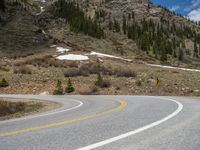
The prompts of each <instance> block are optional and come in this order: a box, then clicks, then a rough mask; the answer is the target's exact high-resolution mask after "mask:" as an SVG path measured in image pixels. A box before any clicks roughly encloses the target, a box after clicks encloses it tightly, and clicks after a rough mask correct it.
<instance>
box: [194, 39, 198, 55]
mask: <svg viewBox="0 0 200 150" xmlns="http://www.w3.org/2000/svg"><path fill="white" fill-rule="evenodd" d="M194 57H198V47H197V39H196V36H195V39H194Z"/></svg>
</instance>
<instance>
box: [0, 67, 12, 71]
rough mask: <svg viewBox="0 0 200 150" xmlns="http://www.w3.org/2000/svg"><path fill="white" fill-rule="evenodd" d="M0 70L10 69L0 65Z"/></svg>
mask: <svg viewBox="0 0 200 150" xmlns="http://www.w3.org/2000/svg"><path fill="white" fill-rule="evenodd" d="M0 70H1V71H5V72H8V71H9V70H10V69H9V68H7V67H5V66H0Z"/></svg>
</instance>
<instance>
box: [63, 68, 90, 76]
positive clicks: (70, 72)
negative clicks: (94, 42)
mask: <svg viewBox="0 0 200 150" xmlns="http://www.w3.org/2000/svg"><path fill="white" fill-rule="evenodd" d="M88 75H89V73H88V72H87V71H84V70H79V69H77V68H70V69H68V70H67V71H66V72H65V73H64V76H65V77H77V76H88Z"/></svg>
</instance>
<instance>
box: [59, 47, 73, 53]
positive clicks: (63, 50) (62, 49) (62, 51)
mask: <svg viewBox="0 0 200 150" xmlns="http://www.w3.org/2000/svg"><path fill="white" fill-rule="evenodd" d="M56 49H57V51H56V52H58V53H65V52H69V50H70V49H68V48H63V47H56Z"/></svg>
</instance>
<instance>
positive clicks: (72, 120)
mask: <svg viewBox="0 0 200 150" xmlns="http://www.w3.org/2000/svg"><path fill="white" fill-rule="evenodd" d="M117 102H119V104H120V105H119V106H117V107H115V108H112V109H109V110H107V111H104V112H100V113H97V114H93V115H89V116H85V117H80V118H75V119H71V120H66V121H62V122H57V123H52V124H46V125H41V126H35V127H31V128H25V129H21V130H17V131H11V132H6V133H0V137H5V136H10V135H16V134H22V133H26V132H30V131H36V130H40V129H45V128H50V127H56V126H61V125H65V124H69V123H74V122H79V121H85V120H89V119H94V118H97V117H100V116H104V115H107V114H110V113H112V112H115V111H118V110H120V109H122V108H124V107H126V105H127V102H125V101H122V100H118V101H117Z"/></svg>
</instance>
